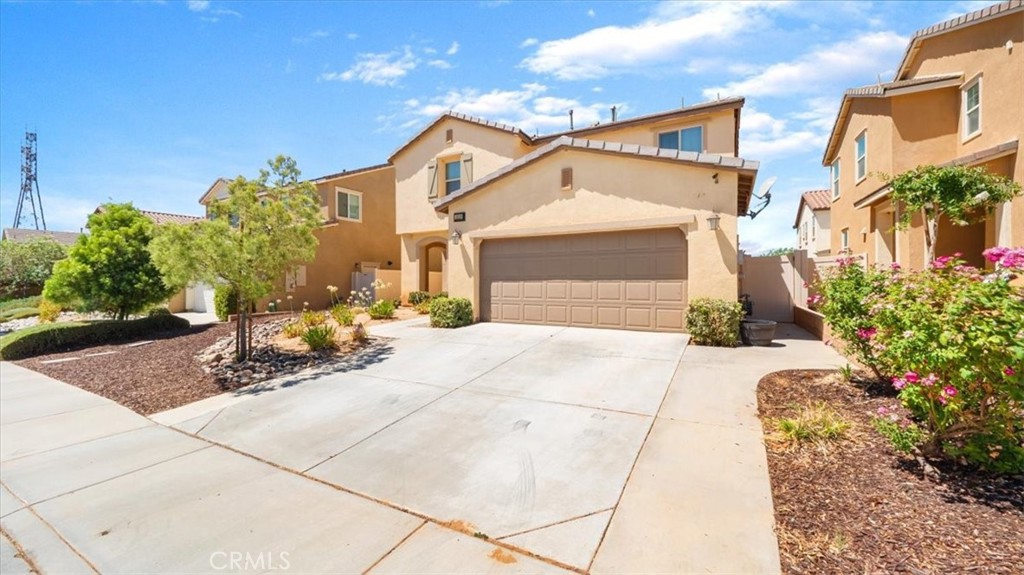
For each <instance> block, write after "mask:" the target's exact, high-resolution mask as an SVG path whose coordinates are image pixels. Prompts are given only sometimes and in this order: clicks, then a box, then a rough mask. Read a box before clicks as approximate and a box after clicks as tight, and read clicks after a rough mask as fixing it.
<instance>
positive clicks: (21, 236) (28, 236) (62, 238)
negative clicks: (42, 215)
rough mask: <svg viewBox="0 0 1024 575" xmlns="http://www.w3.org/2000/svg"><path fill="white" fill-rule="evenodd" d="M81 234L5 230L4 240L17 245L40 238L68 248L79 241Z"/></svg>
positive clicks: (17, 229) (23, 229)
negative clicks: (48, 239)
mask: <svg viewBox="0 0 1024 575" xmlns="http://www.w3.org/2000/svg"><path fill="white" fill-rule="evenodd" d="M81 235H82V234H81V233H80V232H55V231H51V230H31V229H25V228H4V235H3V237H4V239H5V240H9V241H12V242H15V243H21V242H28V241H31V240H36V239H40V238H50V239H52V240H53V241H55V242H57V243H59V244H64V245H66V246H71V245H74V244H75V242H76V241H78V236H81Z"/></svg>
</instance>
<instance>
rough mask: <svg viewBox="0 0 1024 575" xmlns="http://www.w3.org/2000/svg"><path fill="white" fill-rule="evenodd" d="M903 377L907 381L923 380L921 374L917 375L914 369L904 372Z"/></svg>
mask: <svg viewBox="0 0 1024 575" xmlns="http://www.w3.org/2000/svg"><path fill="white" fill-rule="evenodd" d="M903 379H905V380H907V383H917V382H919V381H921V376H919V375H917V374H916V373H914V372H912V371H908V372H907V373H904V374H903Z"/></svg>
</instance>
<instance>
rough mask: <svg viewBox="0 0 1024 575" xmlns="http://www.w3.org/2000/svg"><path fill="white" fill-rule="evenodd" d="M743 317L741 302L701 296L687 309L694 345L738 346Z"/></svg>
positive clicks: (687, 326) (688, 324) (687, 323)
mask: <svg viewBox="0 0 1024 575" xmlns="http://www.w3.org/2000/svg"><path fill="white" fill-rule="evenodd" d="M742 319H743V304H741V303H740V302H738V301H727V300H721V299H714V298H707V297H700V298H696V299H694V300H693V301H691V302H690V306H689V308H688V309H687V310H686V329H687V331H689V332H690V337H691V338H692V341H693V344H694V345H710V346H714V347H736V345H737V344H738V343H739V336H740V320H742Z"/></svg>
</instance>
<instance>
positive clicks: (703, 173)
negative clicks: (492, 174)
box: [448, 150, 738, 317]
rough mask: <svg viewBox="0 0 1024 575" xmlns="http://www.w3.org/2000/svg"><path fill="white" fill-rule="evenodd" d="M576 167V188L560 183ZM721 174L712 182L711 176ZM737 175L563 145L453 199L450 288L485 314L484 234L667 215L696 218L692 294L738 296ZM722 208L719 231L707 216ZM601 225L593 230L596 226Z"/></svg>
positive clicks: (608, 224)
mask: <svg viewBox="0 0 1024 575" xmlns="http://www.w3.org/2000/svg"><path fill="white" fill-rule="evenodd" d="M563 168H572V170H573V183H574V186H573V188H572V189H571V190H565V191H563V190H562V188H561V170H562V169H563ZM714 172H718V173H719V183H718V184H715V183H714V181H713V179H712V177H711V175H712V173H714ZM737 182H738V176H737V174H736V173H734V172H728V171H725V170H711V169H706V168H698V167H691V166H684V165H680V164H677V163H670V162H662V161H657V160H642V159H632V158H621V157H616V156H613V155H608V154H599V153H594V152H585V151H575V150H564V151H560V152H557V153H555V154H553V155H551V156H548V157H547V158H545V159H543V160H540V161H538V162H537V163H535V164H533V165H531V166H528V167H526V168H524V169H523V170H521V171H519V172H517V173H514V174H512V175H510V176H508V177H506V178H505V179H503V180H501V181H499V182H496V183H495V184H492V185H491V186H490V187H489V188H487V189H484V190H481V191H480V192H478V193H476V194H472V195H470V196H467V197H466V198H464V199H462V200H459V201H456V202H454V203H453V204H451V205H450V212H465V214H466V220H465V221H464V222H458V223H456V222H450V224H449V225H450V230H449V235H450V234H451V232H452V231H455V230H458V231H459V232H461V234H462V239H461V241H460V243H459V245H458V246H455V245H451V244H449V246H448V249H449V256H448V292H449V293H450V294H451V295H452V296H459V297H465V298H469V299H470V300H471V301H473V307H474V314H475V316H476V317H479V315H480V309H479V299H478V297H477V295H478V293H479V273H478V270H479V265H480V262H479V252H478V249H479V247H480V242H481V241H484V242H486V241H487V240H486V239H482V240H481V239H480V237H479V235H484V236H486V235H487V234H489V233H490V234H494V233H503V234H507V235H510V236H514V235H517V234H518V233H519V232H522V234H523V235H525V234H531V233H535V230H536V229H537V228H551V227H556V226H565V225H569V224H571V225H577V226H578V225H586V224H592V225H594V226H595V227H598V228H601V229H607V230H609V231H610V230H614V229H623V228H622V226H627V227H628V223H627V222H630V221H638V220H645V219H653V218H665V217H669V216H686V215H693V216H695V221H696V229H695V230H693V229H690V231H688V232H687V233H686V237H687V242H688V256H687V257H688V266H689V271H688V278H687V289H688V294H689V297H691V298H694V297H701V296H709V297H718V298H724V299H728V300H733V299H735V298H736V297H737V291H738V283H737V263H736V257H737V236H736V188H737ZM712 213H718V214H719V216H720V218H721V220H720V223H719V229H718V230H717V231H711V230H708V229H707V227H708V225H707V223H706V220H707V217H708V216H710V215H711V214H712ZM592 231H596V230H592Z"/></svg>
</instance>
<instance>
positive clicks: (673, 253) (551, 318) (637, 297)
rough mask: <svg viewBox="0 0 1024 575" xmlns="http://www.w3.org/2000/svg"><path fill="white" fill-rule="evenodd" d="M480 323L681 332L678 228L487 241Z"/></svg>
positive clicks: (682, 242) (682, 262)
mask: <svg viewBox="0 0 1024 575" xmlns="http://www.w3.org/2000/svg"><path fill="white" fill-rule="evenodd" d="M480 274H481V281H480V291H481V293H480V301H481V307H480V309H481V315H482V316H483V317H482V319H483V320H484V321H498V322H508V323H537V324H552V325H571V326H581V327H604V328H615V329H631V330H641V331H683V328H684V314H685V310H686V302H687V294H686V238H685V237H684V236H683V232H682V231H681V230H680V229H679V228H666V229H655V230H632V231H625V232H602V233H591V234H574V235H562V236H541V237H537V236H534V237H525V238H511V239H498V240H485V241H484V242H483V244H482V253H481V256H480Z"/></svg>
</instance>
